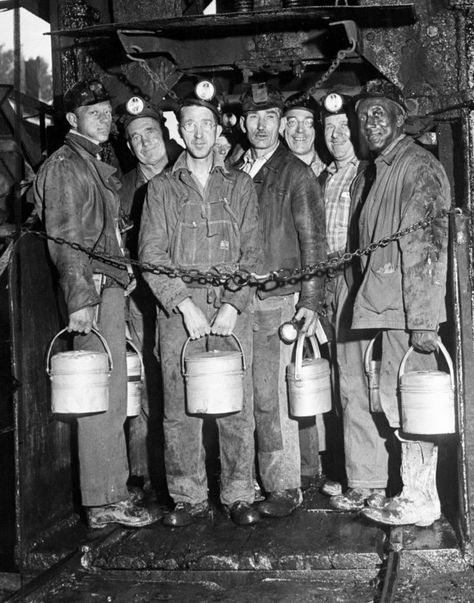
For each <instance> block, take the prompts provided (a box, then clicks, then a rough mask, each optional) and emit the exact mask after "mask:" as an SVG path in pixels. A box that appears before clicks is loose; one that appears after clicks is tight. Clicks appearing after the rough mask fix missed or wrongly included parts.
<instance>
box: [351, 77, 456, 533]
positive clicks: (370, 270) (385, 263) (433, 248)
mask: <svg viewBox="0 0 474 603" xmlns="http://www.w3.org/2000/svg"><path fill="white" fill-rule="evenodd" d="M356 110H357V118H358V121H359V125H360V134H361V136H362V137H363V139H364V140H365V141H366V142H367V145H368V148H369V150H370V152H371V153H372V155H373V158H374V163H373V166H372V169H371V168H370V167H368V168H367V169H366V170H365V171H364V173H363V174H362V176H361V177H360V178H358V179H357V180H356V181H355V186H354V192H353V194H354V206H353V207H355V208H356V209H359V211H360V215H359V216H358V238H359V240H358V241H354V243H355V244H357V245H358V246H360V247H362V248H364V247H366V246H367V245H369V244H370V243H372V242H374V241H378V240H379V239H381V238H382V237H385V236H387V235H390V234H392V233H394V232H396V231H397V230H399V229H402V228H405V227H407V226H410V225H412V224H414V223H415V222H417V221H419V220H421V219H425V218H430V217H433V216H436V215H437V214H439V212H440V211H441V210H443V209H446V208H448V207H449V205H450V191H449V183H448V180H447V177H446V174H445V171H444V169H443V166H442V165H441V164H440V162H439V161H438V160H437V159H435V157H434V156H433V155H432V154H431V153H430V152H428V151H427V150H425V149H423V148H422V147H421V146H419V145H418V144H416V143H415V142H414V141H413V139H412V138H411V137H409V136H407V135H405V134H404V123H405V118H406V115H407V107H406V103H405V99H404V96H403V94H402V92H401V90H400V89H399V88H398V87H397V86H395V85H394V84H392V83H390V82H388V81H385V80H381V79H380V80H373V81H370V82H368V83H367V84H366V85H365V87H364V88H363V90H362V92H361V94H360V97H359V99H358V101H357V104H356ZM372 180H373V181H372ZM447 243H448V224H447V219H446V217H438V218H436V219H435V220H434V221H433V222H431V223H430V224H429V225H428V226H427V227H426V228H420V229H418V230H416V231H414V232H410V233H409V234H407V235H405V236H402V237H401V238H400V239H399V240H398V241H396V242H393V243H391V244H389V245H387V246H385V247H378V248H377V249H375V250H374V251H372V252H371V253H370V254H369V255H367V256H362V258H361V266H360V268H361V277H360V284H359V287H358V290H357V294H356V297H355V301H354V310H353V321H352V326H353V328H354V329H368V328H370V329H380V330H381V331H382V358H381V371H380V398H381V405H382V408H383V412H384V414H385V416H386V418H387V420H388V422H389V424H390V426H391V427H392V428H393V429H394V430H396V431H395V433H396V435H397V437H398V439H399V441H400V443H401V458H402V461H401V478H402V482H403V490H402V492H401V493H400V494H399V495H398V496H395V497H394V498H392V499H389V500H388V501H387V502H385V503H381V504H380V506H379V507H378V508H370V507H366V508H365V510H363V511H362V513H363V514H364V515H365V517H367V518H368V519H371V520H374V521H377V522H381V523H384V524H388V525H402V524H415V525H418V526H429V525H431V524H432V523H433V522H434V521H435V520H437V519H439V517H440V502H439V498H438V493H437V490H436V463H437V454H438V448H437V445H436V444H435V443H434V442H432V441H427V440H421V439H420V438H419V437H417V436H409V435H407V434H405V433H402V432H400V431H399V427H400V414H399V405H398V399H397V375H398V369H399V366H400V362H401V360H402V357H403V355H404V354H405V352H406V351H407V349H408V347H409V345H410V344H411V345H413V346H414V348H415V350H416V352H418V353H416V354H412V356H411V359H410V365H411V370H423V369H425V370H427V369H432V368H434V367H435V357H434V354H433V352H435V351H436V349H437V347H438V333H437V330H438V326H439V324H440V323H442V322H443V321H445V319H446V310H445V293H446V269H447Z"/></svg>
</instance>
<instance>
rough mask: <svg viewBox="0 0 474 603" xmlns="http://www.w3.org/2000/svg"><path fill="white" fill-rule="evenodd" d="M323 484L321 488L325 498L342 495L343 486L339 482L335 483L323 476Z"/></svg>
mask: <svg viewBox="0 0 474 603" xmlns="http://www.w3.org/2000/svg"><path fill="white" fill-rule="evenodd" d="M321 481H322V483H321V487H320V489H319V490H320V492H321V494H324V495H325V496H337V495H338V494H342V486H341V484H340V483H339V482H335V481H333V480H332V479H327V478H326V477H324V476H322V480H321Z"/></svg>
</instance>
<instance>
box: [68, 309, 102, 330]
mask: <svg viewBox="0 0 474 603" xmlns="http://www.w3.org/2000/svg"><path fill="white" fill-rule="evenodd" d="M96 307H97V306H86V307H85V308H81V309H80V310H76V311H75V312H72V313H71V314H69V324H68V326H67V330H68V331H69V332H70V333H71V332H72V331H74V332H76V333H84V334H85V335H87V334H88V333H90V332H91V329H92V327H93V326H94V318H95V309H96Z"/></svg>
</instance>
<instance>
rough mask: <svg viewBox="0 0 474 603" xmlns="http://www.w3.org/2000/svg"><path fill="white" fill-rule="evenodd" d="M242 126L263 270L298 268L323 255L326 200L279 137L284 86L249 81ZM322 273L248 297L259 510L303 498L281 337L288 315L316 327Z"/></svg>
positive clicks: (276, 509) (287, 507)
mask: <svg viewBox="0 0 474 603" xmlns="http://www.w3.org/2000/svg"><path fill="white" fill-rule="evenodd" d="M241 102H242V113H243V115H242V117H241V121H240V125H241V128H242V130H243V131H244V132H245V133H246V134H247V137H248V140H249V143H250V149H249V150H248V151H247V152H246V153H245V154H244V156H243V158H242V160H241V162H240V164H239V165H240V169H242V170H243V171H245V172H247V173H248V174H250V175H251V176H252V178H253V181H254V184H255V187H256V189H257V194H258V200H259V207H260V223H261V228H262V232H263V249H264V260H263V272H270V271H271V270H278V269H280V268H286V269H290V270H292V269H298V268H300V269H301V268H302V267H303V266H307V265H310V264H315V263H317V262H320V261H323V260H325V258H326V241H325V225H324V204H323V197H322V193H321V189H320V186H319V184H318V182H317V180H316V177H315V175H314V174H313V172H312V171H311V170H310V168H309V167H308V166H306V165H305V164H304V163H303V162H302V161H300V160H299V159H297V158H296V157H295V156H294V155H293V154H292V153H291V152H290V151H289V150H288V149H286V148H285V146H284V145H283V144H282V143H281V142H280V140H279V136H280V134H282V133H283V131H284V127H285V120H284V118H283V117H282V112H283V106H284V99H283V96H282V94H281V92H280V91H279V90H277V89H275V88H273V87H272V86H270V85H267V84H265V83H261V84H252V85H251V86H250V87H249V89H248V90H247V91H246V92H245V93H244V95H243V96H242V98H241ZM323 297H324V279H322V278H320V277H316V276H314V277H311V278H305V279H297V280H295V281H294V282H292V283H286V284H285V285H284V286H278V285H275V283H273V282H269V283H266V284H264V285H262V286H261V287H260V288H259V290H258V292H257V295H256V296H255V299H254V301H253V311H254V317H255V327H254V337H253V342H254V362H253V376H254V396H255V419H256V426H257V447H258V468H259V471H260V479H261V482H262V485H263V488H264V490H265V492H266V494H267V498H266V500H265V501H263V502H262V503H260V505H259V508H260V512H261V513H262V514H263V515H265V516H269V517H282V516H285V515H289V514H290V513H292V512H293V511H294V510H295V509H296V508H297V507H298V506H299V505H300V504H301V502H302V494H301V490H300V485H301V479H300V447H299V440H298V421H297V420H296V419H293V418H291V417H290V416H289V413H288V397H287V388H286V383H285V367H286V365H287V364H289V362H290V359H291V352H292V346H289V345H286V344H284V343H283V342H282V341H281V340H280V339H279V335H278V329H279V327H280V325H281V324H282V323H284V322H286V321H288V320H290V319H293V318H294V319H295V320H297V321H300V322H301V325H302V326H301V330H302V331H303V332H304V333H306V334H307V335H312V334H314V332H315V329H316V325H317V320H318V313H319V312H320V311H322V304H323Z"/></svg>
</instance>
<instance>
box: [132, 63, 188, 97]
mask: <svg viewBox="0 0 474 603" xmlns="http://www.w3.org/2000/svg"><path fill="white" fill-rule="evenodd" d="M127 57H128V58H129V59H131V60H132V61H135V62H136V63H138V64H139V65H140V67H141V68H142V69H143V70H144V71H145V73H146V74H147V75H148V76H149V77H150V79H151V81H152V82H153V83H154V84H156V85H157V86H158V88H161V89H162V90H165V92H166V94H167V95H168V96H169V97H170V98H171V99H173V100H174V101H179V97H178V95H177V94H176V93H175V92H173V90H171V88H170V87H169V86H168V85H167V84H166V82H165V81H164V79H162V78H161V77H160V76H159V75H158V74H157V73H156V71H153V69H152V68H151V67H150V65H148V63H147V62H146V61H145V59H137V58H136V57H133V56H131V55H130V54H127Z"/></svg>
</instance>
